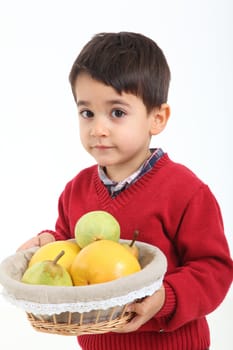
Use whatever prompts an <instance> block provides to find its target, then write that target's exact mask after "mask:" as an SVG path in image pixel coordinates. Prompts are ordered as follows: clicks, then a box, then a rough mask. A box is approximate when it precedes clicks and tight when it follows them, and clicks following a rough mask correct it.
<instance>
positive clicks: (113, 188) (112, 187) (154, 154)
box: [98, 148, 164, 197]
mask: <svg viewBox="0 0 233 350" xmlns="http://www.w3.org/2000/svg"><path fill="white" fill-rule="evenodd" d="M150 151H151V156H150V157H149V158H148V159H147V160H146V161H145V162H144V164H142V165H141V166H140V168H139V169H137V170H136V171H135V172H134V173H133V174H131V175H130V176H128V177H127V178H126V179H124V180H122V181H119V182H115V181H112V180H111V179H109V177H108V176H107V174H106V173H105V170H104V167H101V166H99V167H98V172H99V177H100V179H101V181H102V182H103V184H104V185H105V186H106V187H107V189H108V191H109V193H110V195H111V196H112V197H115V196H116V195H118V194H119V193H120V192H121V191H123V190H124V189H125V188H127V187H129V186H130V185H131V184H133V183H134V182H136V181H137V180H138V179H139V178H140V177H141V176H143V175H144V174H146V173H147V172H148V171H150V170H151V169H152V168H153V166H154V164H155V163H156V162H157V161H158V160H159V159H160V158H161V157H162V156H163V154H164V152H163V150H162V149H161V148H155V149H150Z"/></svg>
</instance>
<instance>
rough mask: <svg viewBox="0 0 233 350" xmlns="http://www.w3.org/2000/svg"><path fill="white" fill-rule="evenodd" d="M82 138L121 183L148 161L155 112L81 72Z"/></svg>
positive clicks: (78, 86)
mask: <svg viewBox="0 0 233 350" xmlns="http://www.w3.org/2000/svg"><path fill="white" fill-rule="evenodd" d="M75 96H76V102H77V106H78V112H79V124H80V138H81V142H82V144H83V146H84V148H85V149H86V150H87V152H88V153H90V154H91V155H92V156H93V157H94V158H95V160H96V162H97V163H98V164H99V165H101V166H104V167H106V171H107V174H108V176H109V177H110V178H112V179H113V180H115V181H120V180H123V179H124V178H126V177H127V176H129V175H130V174H132V173H133V172H134V171H135V170H136V169H138V167H139V166H140V165H141V164H142V163H143V162H144V161H145V159H147V158H148V155H149V143H150V139H151V135H152V134H154V132H153V127H154V123H155V122H154V121H155V113H154V112H151V113H150V114H148V112H147V110H146V107H145V105H144V104H143V102H142V100H141V98H139V97H137V96H135V95H132V94H128V93H125V92H123V93H122V94H119V93H117V92H116V91H115V90H114V89H113V88H112V87H110V86H107V85H105V84H103V83H101V82H99V81H97V80H94V79H92V78H91V77H90V75H88V74H85V73H81V74H80V75H79V76H78V78H77V81H76V84H75Z"/></svg>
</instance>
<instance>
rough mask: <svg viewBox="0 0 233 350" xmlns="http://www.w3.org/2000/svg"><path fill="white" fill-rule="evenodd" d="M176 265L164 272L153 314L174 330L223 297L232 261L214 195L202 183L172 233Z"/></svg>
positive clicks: (210, 309) (230, 279)
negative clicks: (159, 306) (160, 299)
mask: <svg viewBox="0 0 233 350" xmlns="http://www.w3.org/2000/svg"><path fill="white" fill-rule="evenodd" d="M174 245H175V249H176V250H177V253H178V255H179V259H180V263H179V266H178V267H176V268H174V269H172V270H171V271H169V273H168V274H167V275H166V276H165V281H164V285H165V290H166V300H165V304H164V306H163V308H162V309H161V310H160V311H159V313H158V314H157V315H156V316H155V318H157V319H158V320H159V319H160V320H161V318H162V319H163V320H164V322H163V323H164V324H163V329H164V330H168V331H171V330H174V329H177V328H179V327H181V326H182V325H184V324H186V323H188V322H190V321H192V320H195V319H197V318H201V317H204V316H206V315H207V314H209V313H210V312H212V311H214V309H215V308H216V307H217V306H218V305H219V304H220V303H221V302H222V301H223V299H224V297H225V295H226V293H227V291H228V289H229V287H230V285H231V283H232V276H233V264H232V259H231V257H230V252H229V247H228V244H227V241H226V237H225V235H224V229H223V223H222V217H221V213H220V209H219V206H218V203H217V201H216V199H215V198H214V196H213V194H212V193H211V191H210V190H209V188H208V187H207V186H205V185H203V186H202V187H201V188H199V189H198V191H197V192H196V193H195V195H194V196H193V198H192V199H191V200H190V202H189V203H188V205H187V207H186V209H185V211H184V215H183V217H182V220H181V223H180V226H179V229H178V231H177V233H176V236H175V237H174Z"/></svg>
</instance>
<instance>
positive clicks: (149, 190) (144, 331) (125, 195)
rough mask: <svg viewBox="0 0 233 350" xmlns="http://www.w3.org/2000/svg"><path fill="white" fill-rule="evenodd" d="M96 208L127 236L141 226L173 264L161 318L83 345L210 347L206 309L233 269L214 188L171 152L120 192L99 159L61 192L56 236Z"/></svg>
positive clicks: (98, 348)
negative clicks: (107, 181)
mask: <svg viewBox="0 0 233 350" xmlns="http://www.w3.org/2000/svg"><path fill="white" fill-rule="evenodd" d="M91 210H106V211H108V212H110V213H111V214H113V215H114V216H115V217H116V219H117V220H118V221H119V223H120V226H121V238H124V239H131V238H132V233H133V231H134V230H135V229H138V230H139V232H140V237H139V239H140V240H141V241H144V242H147V243H150V244H153V245H155V246H158V247H159V248H160V249H161V250H162V251H163V252H164V253H165V255H166V257H167V260H168V271H167V274H166V276H165V280H164V285H165V290H166V300H165V304H164V306H163V308H162V309H161V310H160V312H159V313H158V314H156V315H155V316H154V318H152V319H151V320H150V321H148V322H147V323H146V324H145V325H144V326H142V327H141V328H140V329H139V330H138V331H137V332H133V333H127V334H123V333H122V334H118V333H108V334H103V335H83V336H80V337H78V341H79V344H80V346H81V347H82V349H84V350H124V349H125V350H128V349H130V350H131V349H133V350H148V349H151V350H153V349H156V350H164V349H166V350H204V349H207V348H208V347H209V344H210V337H209V329H208V325H207V322H206V318H205V316H206V315H207V314H208V313H210V312H212V311H213V310H214V309H215V308H216V307H217V306H218V305H219V304H220V303H221V302H222V301H223V299H224V297H225V295H226V293H227V291H228V289H229V287H230V284H231V282H232V276H233V264H232V260H231V257H230V252H229V248H228V245H227V241H226V238H225V235H224V230H223V223H222V218H221V213H220V209H219V206H218V204H217V202H216V199H215V198H214V196H213V194H212V193H211V191H210V190H209V188H208V187H207V186H206V185H205V184H204V183H203V182H202V181H200V180H199V179H198V178H197V176H196V175H194V174H193V173H192V172H191V171H190V170H189V169H187V168H186V167H184V166H182V165H180V164H177V163H174V162H172V161H171V160H170V159H169V157H168V156H167V155H166V154H165V155H164V156H163V157H162V158H161V159H160V160H159V161H158V162H157V163H156V164H155V166H154V167H153V169H152V170H150V171H149V172H148V173H146V174H145V175H144V176H143V177H141V178H140V179H139V180H138V181H137V182H136V183H134V184H132V185H131V186H130V187H129V188H128V189H126V190H124V191H123V192H122V193H120V194H119V195H118V196H117V197H116V198H114V199H113V198H111V197H110V195H109V193H108V191H107V189H106V188H105V186H104V185H103V184H102V182H101V181H100V179H99V176H98V171H97V166H96V165H95V166H92V167H89V168H87V169H84V170H83V171H81V172H80V173H79V174H78V175H77V176H76V177H75V178H74V179H73V180H72V181H70V182H69V183H68V184H67V185H66V187H65V189H64V191H63V193H62V194H61V196H60V199H59V217H58V220H57V223H56V233H54V235H55V238H56V239H57V240H61V239H69V238H73V237H74V226H75V223H76V221H77V220H78V218H79V217H80V216H82V215H83V214H84V213H86V212H88V211H91Z"/></svg>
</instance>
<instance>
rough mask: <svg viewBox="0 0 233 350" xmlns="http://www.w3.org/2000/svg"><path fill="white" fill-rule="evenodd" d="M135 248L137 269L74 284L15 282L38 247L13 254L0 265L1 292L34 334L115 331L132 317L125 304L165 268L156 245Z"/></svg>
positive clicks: (147, 290)
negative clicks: (112, 277)
mask: <svg viewBox="0 0 233 350" xmlns="http://www.w3.org/2000/svg"><path fill="white" fill-rule="evenodd" d="M125 242H128V241H125ZM138 246H139V251H140V258H139V260H140V264H141V267H142V270H141V271H139V272H136V273H134V274H132V275H129V276H126V277H122V278H119V279H118V280H114V281H111V282H106V283H100V284H95V285H88V286H80V287H77V286H74V287H54V286H39V285H29V284H24V283H21V282H20V280H21V277H22V274H23V272H24V271H25V269H26V268H27V265H28V262H29V260H30V259H31V257H32V255H33V254H34V252H35V250H36V249H38V248H33V249H29V250H26V251H22V252H18V253H16V254H15V255H12V256H10V257H8V258H6V259H5V260H4V261H3V262H2V263H1V264H0V283H1V284H2V285H3V287H4V289H3V294H4V296H5V298H6V299H7V300H8V301H10V302H11V303H13V304H14V305H16V306H17V307H20V308H21V309H23V310H24V311H25V312H26V314H27V318H28V320H29V322H30V323H31V325H32V327H33V328H34V329H35V330H37V331H39V332H45V333H51V334H60V335H71V336H77V335H82V334H98V333H107V332H111V331H114V330H116V329H120V328H121V327H123V326H124V325H125V324H126V323H127V322H129V320H130V319H132V318H133V317H134V314H133V313H129V312H127V311H126V307H127V305H128V304H130V303H132V302H133V301H138V302H140V300H141V299H143V298H144V297H146V296H148V295H151V294H153V293H154V292H155V291H156V290H158V289H159V288H160V287H161V284H162V280H163V276H164V274H165V272H166V268H167V261H166V258H165V256H164V254H163V253H162V252H161V251H160V250H159V249H158V248H157V247H154V246H151V245H149V244H146V243H142V242H138ZM16 267H17V268H16Z"/></svg>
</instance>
